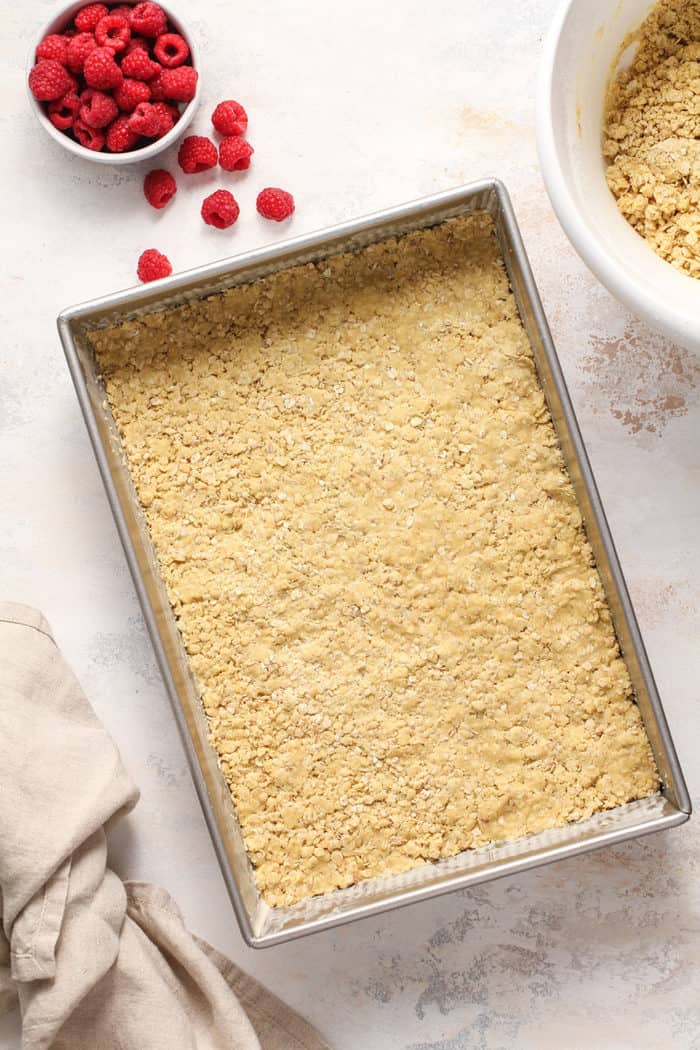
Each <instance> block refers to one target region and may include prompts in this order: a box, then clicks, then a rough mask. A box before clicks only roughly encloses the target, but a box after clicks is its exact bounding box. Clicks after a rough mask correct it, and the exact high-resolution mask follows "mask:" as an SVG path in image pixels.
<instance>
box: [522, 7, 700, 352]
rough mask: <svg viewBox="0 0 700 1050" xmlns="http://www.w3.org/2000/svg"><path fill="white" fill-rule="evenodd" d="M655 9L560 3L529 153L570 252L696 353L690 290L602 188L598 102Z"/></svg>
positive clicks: (698, 286) (697, 313) (698, 322)
mask: <svg viewBox="0 0 700 1050" xmlns="http://www.w3.org/2000/svg"><path fill="white" fill-rule="evenodd" d="M654 4H655V0H618V2H617V3H612V2H611V0H563V3H562V4H561V7H560V8H559V9H558V11H557V13H556V16H555V18H554V23H553V25H552V27H551V29H550V31H549V35H548V37H547V39H546V41H545V47H544V54H543V58H542V70H541V76H540V83H539V90H538V100H537V144H538V149H539V155H540V164H541V166H542V173H543V176H544V181H545V184H546V186H547V191H548V193H549V196H550V199H551V201H552V205H553V207H554V210H555V212H556V213H557V216H558V218H559V221H560V222H561V224H562V226H563V227H564V230H565V232H566V234H567V235H568V237H569V239H570V240H571V243H572V244H573V246H574V248H575V249H576V250H577V252H578V253H579V255H580V256H581V258H582V259H583V260H584V262H585V263H586V264H587V265H588V267H589V268H590V269H591V270H592V271H593V273H594V274H595V275H596V276H597V277H598V279H599V280H600V281H601V282H602V283H603V284H604V285H605V286H606V288H608V290H609V291H610V292H612V294H613V295H614V296H616V298H618V299H619V300H620V301H621V302H622V303H624V304H625V306H627V307H628V308H629V309H630V310H631V311H632V312H633V313H634V314H636V315H637V317H640V318H641V319H642V320H644V321H645V322H646V323H647V324H649V325H650V326H651V327H652V328H655V329H656V330H657V331H659V332H661V333H663V334H664V335H666V336H668V337H669V338H670V339H672V340H673V341H674V342H676V343H679V344H681V345H683V346H685V347H688V348H689V349H693V350H699V351H700V281H698V280H697V279H696V278H693V277H688V276H686V275H685V274H682V273H681V272H680V271H678V270H676V269H675V268H674V267H673V266H671V265H670V263H667V262H665V261H664V260H663V259H661V258H660V257H659V256H658V255H656V253H655V252H654V251H653V249H652V248H650V247H649V245H648V244H647V243H646V241H645V240H644V239H643V238H642V237H641V236H640V235H639V234H638V233H637V232H636V231H635V230H633V229H632V227H631V226H630V225H629V223H628V222H627V221H626V220H625V219H624V218H623V217H622V215H621V214H620V212H619V211H618V208H617V205H616V203H615V200H614V198H613V195H612V193H611V192H610V190H609V189H608V186H607V183H606V181H605V163H604V160H603V152H602V133H603V112H604V104H605V95H606V90H607V85H608V83H609V80H610V76H611V74H612V72H613V68H614V63H615V61H616V58H617V55H618V51H619V49H620V47H621V45H622V43H623V41H624V40H625V38H626V37H627V35H628V34H629V33H630V32H631V31H633V30H634V29H636V28H637V27H638V26H639V25H640V23H641V22H642V21H643V20H644V18H645V17H646V16H647V15H648V14H649V12H650V11H651V9H652V8H653V7H654Z"/></svg>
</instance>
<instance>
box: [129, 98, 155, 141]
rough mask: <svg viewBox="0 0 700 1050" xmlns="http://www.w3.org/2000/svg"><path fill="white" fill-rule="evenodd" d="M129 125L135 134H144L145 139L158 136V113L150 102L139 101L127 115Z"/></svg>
mask: <svg viewBox="0 0 700 1050" xmlns="http://www.w3.org/2000/svg"><path fill="white" fill-rule="evenodd" d="M129 127H130V128H131V130H132V131H133V132H134V134H135V135H145V137H146V138H147V139H155V138H159V137H160V114H159V113H158V110H157V109H154V108H153V106H152V105H151V104H150V102H139V104H138V106H137V107H136V109H135V110H134V112H133V113H132V114H131V116H130V117H129Z"/></svg>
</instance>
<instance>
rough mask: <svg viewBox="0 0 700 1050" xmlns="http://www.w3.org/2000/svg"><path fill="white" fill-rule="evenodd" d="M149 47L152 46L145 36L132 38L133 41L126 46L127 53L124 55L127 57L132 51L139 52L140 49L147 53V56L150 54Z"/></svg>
mask: <svg viewBox="0 0 700 1050" xmlns="http://www.w3.org/2000/svg"><path fill="white" fill-rule="evenodd" d="M129 17H131V16H129ZM149 47H150V44H149V43H148V41H147V40H146V38H145V37H143V36H132V37H131V40H130V41H129V43H128V44H127V45H126V51H125V52H124V54H125V55H130V54H131V52H132V51H138V50H139V49H140V50H141V51H145V52H146V54H148V49H149Z"/></svg>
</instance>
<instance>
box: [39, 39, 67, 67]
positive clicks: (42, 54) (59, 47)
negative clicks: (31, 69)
mask: <svg viewBox="0 0 700 1050" xmlns="http://www.w3.org/2000/svg"><path fill="white" fill-rule="evenodd" d="M36 58H37V62H38V61H39V60H40V59H42V58H52V59H53V60H54V61H55V62H60V63H61V65H62V66H65V65H67V63H68V40H66V38H65V37H64V36H61V35H60V34H59V33H50V34H49V35H48V36H45V37H44V39H43V40H42V41H41V43H40V44H39V46H38V47H37V49H36Z"/></svg>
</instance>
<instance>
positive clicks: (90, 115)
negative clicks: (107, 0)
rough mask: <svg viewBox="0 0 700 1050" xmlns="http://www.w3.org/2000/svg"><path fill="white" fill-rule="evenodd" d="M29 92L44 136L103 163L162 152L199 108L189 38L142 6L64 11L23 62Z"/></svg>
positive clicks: (81, 6) (171, 20)
mask: <svg viewBox="0 0 700 1050" xmlns="http://www.w3.org/2000/svg"><path fill="white" fill-rule="evenodd" d="M27 86H28V88H29V95H30V99H31V103H32V108H33V109H34V112H35V113H36V116H37V118H38V120H39V121H40V123H41V124H42V125H43V126H44V128H45V129H46V131H47V132H48V133H49V134H50V135H51V137H52V138H53V139H55V140H56V142H58V143H59V144H60V145H61V146H63V147H64V148H65V149H67V150H69V151H70V152H71V153H74V154H76V155H77V156H81V157H85V158H87V159H89V160H94V161H97V162H98V163H101V164H128V163H131V162H132V161H141V160H148V159H149V158H150V157H153V156H155V154H157V153H160V152H161V150H164V149H166V148H167V147H168V146H170V145H172V143H173V142H175V140H176V139H178V138H179V137H180V136H181V135H182V134H183V132H184V131H185V129H186V128H187V126H188V125H189V123H190V122H191V120H192V118H193V116H194V114H195V110H196V108H197V103H198V101H199V75H198V72H197V69H196V61H195V54H194V47H193V44H192V38H191V37H190V36H189V34H188V33H187V32H186V31H185V29H184V27H183V25H182V22H181V21H180V20H179V19H178V18H176V17H175V16H174V15H173V14H172V13H171V12H170V11H169V10H168V9H167V8H166V7H164V6H163V5H162V4H156V3H150V2H146V3H134V2H131V3H116V4H102V3H95V4H85V3H74V4H70V5H69V6H68V7H66V8H64V9H63V11H62V12H61V14H59V15H58V16H57V17H55V18H54V19H52V21H51V22H50V23H49V25H48V26H46V28H45V29H44V31H43V32H42V33H41V35H40V37H39V39H38V41H37V44H36V46H35V48H34V49H33V51H32V53H31V55H30V59H29V66H28V70H27Z"/></svg>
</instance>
